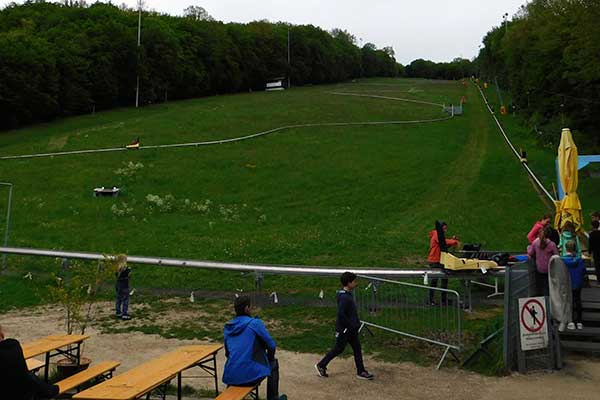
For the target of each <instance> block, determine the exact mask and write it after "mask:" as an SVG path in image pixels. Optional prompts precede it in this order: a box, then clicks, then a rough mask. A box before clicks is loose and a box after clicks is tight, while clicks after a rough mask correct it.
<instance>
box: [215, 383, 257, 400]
mask: <svg viewBox="0 0 600 400" xmlns="http://www.w3.org/2000/svg"><path fill="white" fill-rule="evenodd" d="M248 395H249V396H250V398H252V399H255V400H258V385H256V386H229V387H228V388H227V389H225V390H224V391H223V392H222V393H221V394H220V395H219V396H218V397H217V398H216V399H215V400H243V399H245V398H246V397H247V396H248Z"/></svg>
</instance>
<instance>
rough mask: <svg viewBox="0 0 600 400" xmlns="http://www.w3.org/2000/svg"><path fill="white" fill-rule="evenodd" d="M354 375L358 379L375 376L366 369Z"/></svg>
mask: <svg viewBox="0 0 600 400" xmlns="http://www.w3.org/2000/svg"><path fill="white" fill-rule="evenodd" d="M356 377H357V378H358V379H366V380H368V381H370V380H373V378H375V375H373V374H370V373H368V372H367V371H363V372H361V373H360V374H357V375H356Z"/></svg>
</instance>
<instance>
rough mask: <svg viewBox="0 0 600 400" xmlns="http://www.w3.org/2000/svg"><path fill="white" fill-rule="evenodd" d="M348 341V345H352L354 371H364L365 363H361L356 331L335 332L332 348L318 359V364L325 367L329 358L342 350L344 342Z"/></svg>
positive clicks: (360, 351)
mask: <svg viewBox="0 0 600 400" xmlns="http://www.w3.org/2000/svg"><path fill="white" fill-rule="evenodd" d="M348 343H350V347H352V351H354V364H355V365H356V373H357V374H360V373H361V372H364V371H365V365H364V364H363V357H362V348H361V346H360V338H359V336H358V332H346V333H341V332H336V336H335V345H334V346H333V349H331V350H330V351H329V353H327V354H326V355H325V357H323V359H322V360H321V361H319V364H318V365H319V366H320V367H323V368H327V364H329V362H331V360H333V359H334V358H335V357H337V356H339V355H340V354H342V353H343V352H344V349H345V348H346V344H348Z"/></svg>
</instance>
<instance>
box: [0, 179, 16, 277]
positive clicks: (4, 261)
mask: <svg viewBox="0 0 600 400" xmlns="http://www.w3.org/2000/svg"><path fill="white" fill-rule="evenodd" d="M0 185H2V186H8V204H7V207H6V228H5V229H4V247H7V246H8V233H9V230H10V209H11V205H12V190H13V184H12V183H7V182H0ZM5 270H6V253H4V254H2V272H4V271H5Z"/></svg>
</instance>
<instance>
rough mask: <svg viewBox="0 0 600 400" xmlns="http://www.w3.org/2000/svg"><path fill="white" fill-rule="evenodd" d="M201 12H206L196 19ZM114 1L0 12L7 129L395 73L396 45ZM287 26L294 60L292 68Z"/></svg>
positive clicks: (1, 122)
mask: <svg viewBox="0 0 600 400" xmlns="http://www.w3.org/2000/svg"><path fill="white" fill-rule="evenodd" d="M198 10H200V11H202V12H198ZM203 12H204V10H202V9H200V8H199V7H189V8H188V9H186V15H185V16H183V17H176V16H169V15H163V14H159V13H156V12H143V13H142V31H141V32H142V33H141V46H140V47H138V46H137V34H138V12H137V10H132V9H126V8H119V7H116V6H114V5H111V4H104V3H95V4H94V5H92V6H89V7H87V6H85V5H84V3H76V4H75V5H73V3H70V4H69V5H62V4H55V3H46V2H44V1H35V2H27V3H25V4H23V5H16V4H11V5H9V6H7V7H6V8H4V9H2V10H0V129H10V128H16V127H18V126H22V125H25V124H29V123H33V122H40V121H48V120H51V119H53V118H56V117H61V116H69V115H77V114H83V113H89V112H91V111H92V110H102V109H109V108H112V107H117V106H125V105H133V104H134V103H135V95H136V80H137V75H138V74H139V79H140V98H139V101H140V104H149V103H156V102H163V101H166V100H167V99H168V100H173V99H185V98H191V97H199V96H205V95H211V94H219V93H233V92H238V91H248V90H255V89H259V90H260V89H264V87H265V81H266V80H268V79H270V78H274V77H279V76H289V77H290V78H291V83H292V85H304V84H319V83H331V82H340V81H345V80H348V79H352V78H358V77H371V76H397V75H398V74H399V72H400V71H401V69H402V67H401V65H399V64H397V63H396V61H395V59H394V52H393V50H392V49H391V48H390V47H386V48H384V49H377V48H376V46H375V45H373V44H371V43H367V44H365V45H364V46H363V47H362V48H360V47H358V46H357V45H356V40H355V38H354V36H352V35H351V34H350V33H348V32H346V31H343V30H338V29H336V30H333V31H332V32H326V31H324V30H322V29H320V28H318V27H315V26H312V25H299V26H298V25H288V24H284V23H270V22H266V21H257V22H252V23H248V24H237V23H228V24H224V23H222V22H218V21H214V20H213V19H212V18H210V16H208V15H207V14H206V13H205V12H204V13H203ZM288 29H289V36H290V54H291V63H290V64H289V65H288V62H287V51H288V49H287V44H288Z"/></svg>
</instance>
